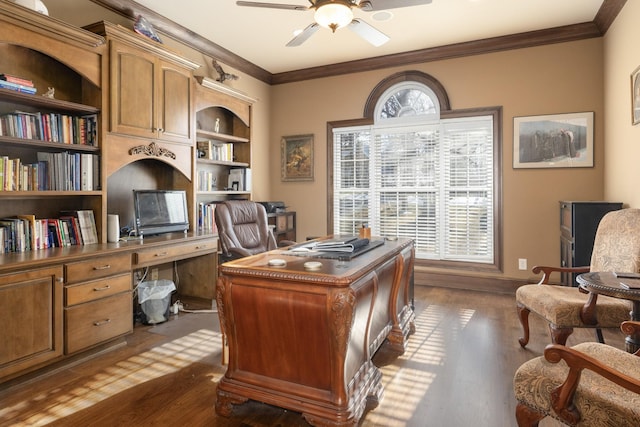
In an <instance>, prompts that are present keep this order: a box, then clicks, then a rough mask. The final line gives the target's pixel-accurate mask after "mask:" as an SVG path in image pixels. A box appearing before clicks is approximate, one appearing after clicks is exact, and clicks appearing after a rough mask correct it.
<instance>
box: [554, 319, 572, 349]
mask: <svg viewBox="0 0 640 427" xmlns="http://www.w3.org/2000/svg"><path fill="white" fill-rule="evenodd" d="M549 333H550V334H551V342H552V343H554V344H560V345H565V344H566V343H567V338H569V335H571V334H572V333H573V328H558V327H557V326H553V325H552V324H551V323H549Z"/></svg>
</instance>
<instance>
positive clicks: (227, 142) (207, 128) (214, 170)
mask: <svg viewBox="0 0 640 427" xmlns="http://www.w3.org/2000/svg"><path fill="white" fill-rule="evenodd" d="M197 80H198V82H199V84H198V85H196V91H195V110H196V141H197V142H196V148H197V153H196V176H195V190H196V201H197V206H198V218H197V220H198V223H200V224H202V217H206V218H208V217H209V216H207V215H206V213H205V212H203V211H206V209H207V207H206V205H207V204H210V203H215V202H219V201H222V200H226V199H250V198H251V108H252V104H253V103H254V102H255V100H253V99H252V98H250V97H248V96H246V95H243V94H241V93H239V92H235V91H233V89H231V88H229V87H227V86H224V85H221V84H218V83H217V82H215V81H212V80H210V79H207V78H202V77H197ZM232 170H235V172H233V173H234V174H236V173H237V174H238V175H237V176H239V178H237V179H233V180H230V179H229V174H230V173H232V172H231V171H232ZM234 182H238V184H237V185H234ZM203 225H204V226H203V229H205V230H207V229H211V224H208V225H207V224H203ZM207 227H208V228H207Z"/></svg>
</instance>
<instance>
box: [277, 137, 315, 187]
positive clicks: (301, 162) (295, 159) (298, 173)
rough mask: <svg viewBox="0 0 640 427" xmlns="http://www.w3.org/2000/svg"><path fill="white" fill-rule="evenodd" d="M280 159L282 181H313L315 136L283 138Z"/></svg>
mask: <svg viewBox="0 0 640 427" xmlns="http://www.w3.org/2000/svg"><path fill="white" fill-rule="evenodd" d="M280 158H281V163H282V165H281V171H282V181H313V135H293V136H284V137H282V141H281V143H280Z"/></svg>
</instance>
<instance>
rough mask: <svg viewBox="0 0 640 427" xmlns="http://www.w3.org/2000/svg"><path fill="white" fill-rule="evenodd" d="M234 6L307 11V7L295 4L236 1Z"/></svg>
mask: <svg viewBox="0 0 640 427" xmlns="http://www.w3.org/2000/svg"><path fill="white" fill-rule="evenodd" d="M236 5H238V6H249V7H264V8H268V9H286V10H309V8H308V7H307V6H300V5H297V4H283V3H262V2H257V1H237V2H236Z"/></svg>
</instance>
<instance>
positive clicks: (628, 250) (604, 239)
mask: <svg viewBox="0 0 640 427" xmlns="http://www.w3.org/2000/svg"><path fill="white" fill-rule="evenodd" d="M590 268H591V271H622V272H640V209H620V210H617V211H612V212H609V213H607V214H606V215H605V216H604V217H602V219H601V220H600V224H599V225H598V229H597V231H596V238H595V241H594V243H593V252H592V253H591V267H590Z"/></svg>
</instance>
